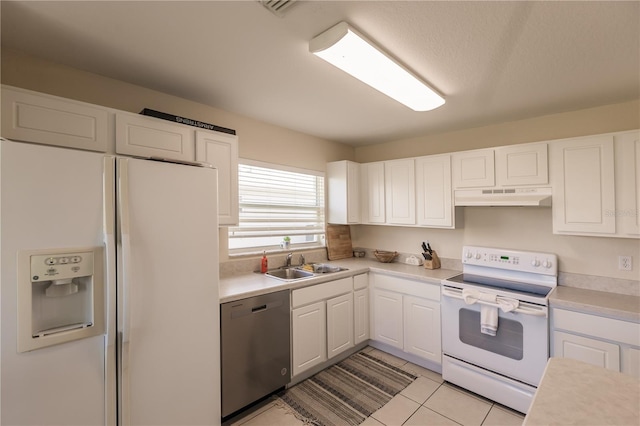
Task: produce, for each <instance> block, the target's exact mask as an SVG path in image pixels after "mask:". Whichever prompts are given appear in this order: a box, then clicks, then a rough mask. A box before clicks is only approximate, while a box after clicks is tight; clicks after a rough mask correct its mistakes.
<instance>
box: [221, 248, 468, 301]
mask: <svg viewBox="0 0 640 426" xmlns="http://www.w3.org/2000/svg"><path fill="white" fill-rule="evenodd" d="M326 263H328V264H331V265H335V266H341V267H343V268H347V269H348V270H347V271H341V272H334V273H330V274H326V275H321V276H317V277H313V278H308V279H302V280H297V281H293V282H291V281H290V282H286V281H281V280H278V279H276V278H271V277H269V276H266V275H264V274H259V273H255V272H251V273H248V274H240V275H234V276H231V277H225V278H222V279H221V280H220V303H226V302H232V301H235V300H240V299H244V298H247V297H253V296H259V295H261V294H266V293H271V292H274V291H280V290H289V289H295V288H301V287H307V286H309V285H315V284H320V283H323V282H327V281H333V280H337V279H340V278H346V277H350V276H353V275H358V274H363V273H367V272H374V273H380V274H390V275H395V276H399V277H404V278H410V279H413V280H418V281H425V282H426V283H431V284H437V285H440V280H443V279H445V278H449V277H452V276H454V275H458V274H459V273H460V271H454V270H451V269H426V268H425V267H424V266H413V265H407V264H404V263H380V262H377V261H375V260H372V259H357V258H350V259H344V260H334V261H329V262H326Z"/></svg>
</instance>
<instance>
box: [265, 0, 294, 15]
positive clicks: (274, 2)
mask: <svg viewBox="0 0 640 426" xmlns="http://www.w3.org/2000/svg"><path fill="white" fill-rule="evenodd" d="M296 1H298V0H258V2H259V3H260V4H261V5H263V6H264V7H266V8H267V9H269V10H270V11H271V13H273V14H274V15H276V16H278V17H280V18H282V17H283V16H284V14H285V11H287V10H289V8H290V7H291V6H293V4H294V3H295V2H296Z"/></svg>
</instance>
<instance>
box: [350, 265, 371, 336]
mask: <svg viewBox="0 0 640 426" xmlns="http://www.w3.org/2000/svg"><path fill="white" fill-rule="evenodd" d="M367 340H369V274H359V275H354V277H353V344H354V345H357V344H359V343H362V342H365V341H367Z"/></svg>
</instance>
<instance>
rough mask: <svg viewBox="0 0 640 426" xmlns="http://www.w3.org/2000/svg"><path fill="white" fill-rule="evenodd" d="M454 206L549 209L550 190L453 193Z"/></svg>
mask: <svg viewBox="0 0 640 426" xmlns="http://www.w3.org/2000/svg"><path fill="white" fill-rule="evenodd" d="M454 204H455V205H456V206H488V207H497V206H515V207H526V206H530V207H550V206H551V188H486V189H484V188H479V189H458V190H456V191H455V192H454Z"/></svg>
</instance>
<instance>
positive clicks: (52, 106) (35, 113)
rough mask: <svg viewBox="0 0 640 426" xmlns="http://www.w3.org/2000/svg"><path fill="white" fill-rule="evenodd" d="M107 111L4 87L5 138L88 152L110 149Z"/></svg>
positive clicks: (76, 102) (84, 104)
mask: <svg viewBox="0 0 640 426" xmlns="http://www.w3.org/2000/svg"><path fill="white" fill-rule="evenodd" d="M109 116H110V112H109V110H108V109H107V108H101V107H99V106H95V105H90V104H86V103H84V102H78V101H73V100H70V99H64V98H59V97H57V96H50V95H44V94H41V93H35V92H31V91H28V90H22V89H15V88H11V87H8V86H2V136H3V137H5V138H7V139H14V140H19V141H26V142H36V143H41V144H46V145H56V146H64V147H68V148H76V149H85V150H89V151H98V152H107V151H108V149H109V138H110V136H111V137H113V136H112V135H110V132H109Z"/></svg>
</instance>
